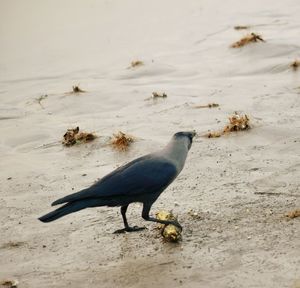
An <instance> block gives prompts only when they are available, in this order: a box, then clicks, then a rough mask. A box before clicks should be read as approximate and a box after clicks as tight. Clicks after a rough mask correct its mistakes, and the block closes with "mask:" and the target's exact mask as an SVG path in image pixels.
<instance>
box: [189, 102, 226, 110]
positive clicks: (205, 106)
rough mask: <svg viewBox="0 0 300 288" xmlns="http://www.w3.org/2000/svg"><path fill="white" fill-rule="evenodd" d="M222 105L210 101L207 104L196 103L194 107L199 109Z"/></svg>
mask: <svg viewBox="0 0 300 288" xmlns="http://www.w3.org/2000/svg"><path fill="white" fill-rule="evenodd" d="M219 106H220V105H219V104H217V103H208V104H207V105H196V106H194V107H193V108H196V109H199V108H216V107H219Z"/></svg>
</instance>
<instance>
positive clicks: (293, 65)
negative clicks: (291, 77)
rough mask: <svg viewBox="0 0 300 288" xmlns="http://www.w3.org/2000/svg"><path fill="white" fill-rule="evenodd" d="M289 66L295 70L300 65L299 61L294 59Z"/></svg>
mask: <svg viewBox="0 0 300 288" xmlns="http://www.w3.org/2000/svg"><path fill="white" fill-rule="evenodd" d="M290 66H291V67H292V68H293V69H294V70H295V71H296V70H297V69H298V68H299V66H300V61H299V60H295V61H294V62H293V63H292V64H291V65H290Z"/></svg>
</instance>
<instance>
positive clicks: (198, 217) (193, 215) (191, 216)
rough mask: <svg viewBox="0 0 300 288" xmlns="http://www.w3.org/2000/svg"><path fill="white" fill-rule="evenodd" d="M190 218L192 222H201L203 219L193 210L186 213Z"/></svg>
mask: <svg viewBox="0 0 300 288" xmlns="http://www.w3.org/2000/svg"><path fill="white" fill-rule="evenodd" d="M187 214H188V215H189V216H190V218H192V219H193V220H202V219H203V217H202V216H201V215H200V213H199V212H196V211H195V210H193V209H191V210H190V211H188V213H187Z"/></svg>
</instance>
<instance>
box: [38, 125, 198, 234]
mask: <svg viewBox="0 0 300 288" xmlns="http://www.w3.org/2000/svg"><path fill="white" fill-rule="evenodd" d="M195 135H196V133H195V132H194V131H193V132H178V133H176V134H174V135H173V137H172V139H171V141H170V142H169V143H168V144H167V146H166V147H165V148H163V149H162V150H160V151H157V152H154V153H151V154H148V155H145V156H143V157H140V158H137V159H135V160H133V161H131V162H129V163H128V164H126V165H124V166H121V167H119V168H117V169H116V170H114V171H112V172H111V173H109V174H108V175H106V176H105V177H103V178H102V179H100V180H99V181H98V182H96V183H95V184H93V185H92V186H90V187H89V188H86V189H83V190H81V191H79V192H77V193H73V194H70V195H67V196H65V197H63V198H60V199H58V200H56V201H54V202H53V203H52V206H55V205H58V204H64V205H63V206H62V207H60V208H58V209H56V210H54V211H52V212H50V213H48V214H46V215H44V216H41V217H40V218H39V220H40V221H42V222H51V221H54V220H56V219H58V218H61V217H63V216H65V215H68V214H70V213H73V212H77V211H79V210H82V209H85V208H90V207H99V206H109V207H115V206H118V207H121V214H122V218H123V222H124V226H125V228H123V229H119V230H116V231H115V233H123V232H133V231H139V230H142V229H145V227H137V226H133V227H131V226H129V224H128V222H127V218H126V211H127V208H128V205H129V204H131V203H133V202H140V203H142V204H143V210H142V217H143V219H144V220H146V221H152V222H158V223H162V224H173V225H175V226H177V227H179V228H181V229H182V227H181V226H180V224H179V223H178V222H177V221H176V220H159V219H156V218H154V217H150V216H149V212H150V209H151V206H152V205H153V203H154V202H155V201H156V200H157V198H158V197H159V195H160V194H161V193H162V192H163V191H164V190H165V189H166V188H167V187H168V186H169V185H170V184H171V183H172V182H173V181H174V179H175V178H176V177H177V176H178V174H179V173H180V172H181V170H182V169H183V166H184V163H185V160H186V157H187V154H188V151H189V150H190V148H191V145H192V142H193V138H194V136H195Z"/></svg>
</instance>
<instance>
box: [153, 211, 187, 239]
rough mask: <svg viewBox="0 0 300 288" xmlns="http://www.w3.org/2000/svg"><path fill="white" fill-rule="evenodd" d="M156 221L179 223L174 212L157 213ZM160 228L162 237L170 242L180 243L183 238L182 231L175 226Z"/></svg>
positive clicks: (160, 225)
mask: <svg viewBox="0 0 300 288" xmlns="http://www.w3.org/2000/svg"><path fill="white" fill-rule="evenodd" d="M156 219H159V220H175V221H177V219H176V217H175V216H174V215H173V213H172V212H166V211H159V212H157V213H156ZM158 228H159V229H160V230H161V235H162V236H163V237H164V239H165V240H166V241H168V242H178V241H179V240H181V238H182V237H181V232H182V230H181V229H180V228H178V227H177V226H175V225H172V224H169V225H165V224H159V226H158Z"/></svg>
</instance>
